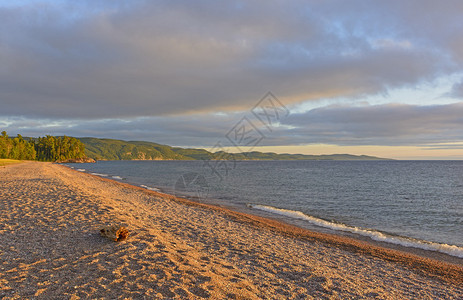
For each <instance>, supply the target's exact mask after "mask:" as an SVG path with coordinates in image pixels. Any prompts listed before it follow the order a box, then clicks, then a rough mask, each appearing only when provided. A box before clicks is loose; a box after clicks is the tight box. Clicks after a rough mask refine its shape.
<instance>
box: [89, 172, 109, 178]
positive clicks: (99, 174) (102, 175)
mask: <svg viewBox="0 0 463 300" xmlns="http://www.w3.org/2000/svg"><path fill="white" fill-rule="evenodd" d="M90 174H92V175H96V176H101V177H108V176H109V175H108V174H101V173H90Z"/></svg>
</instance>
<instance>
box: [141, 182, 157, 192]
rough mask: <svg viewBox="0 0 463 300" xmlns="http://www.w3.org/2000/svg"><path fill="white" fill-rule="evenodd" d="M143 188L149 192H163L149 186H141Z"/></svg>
mask: <svg viewBox="0 0 463 300" xmlns="http://www.w3.org/2000/svg"><path fill="white" fill-rule="evenodd" d="M140 186H141V187H142V188H145V189H147V190H150V191H155V192H160V191H161V190H160V189H158V188H154V187H149V186H146V185H144V184H142V185H140Z"/></svg>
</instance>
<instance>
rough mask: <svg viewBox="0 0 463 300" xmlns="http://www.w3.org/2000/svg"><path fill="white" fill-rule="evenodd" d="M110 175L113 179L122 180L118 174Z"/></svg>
mask: <svg viewBox="0 0 463 300" xmlns="http://www.w3.org/2000/svg"><path fill="white" fill-rule="evenodd" d="M111 177H112V178H114V179H119V180H122V177H120V176H111Z"/></svg>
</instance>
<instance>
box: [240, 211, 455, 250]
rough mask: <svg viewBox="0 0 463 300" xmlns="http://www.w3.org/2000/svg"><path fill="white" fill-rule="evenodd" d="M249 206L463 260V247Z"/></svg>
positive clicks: (293, 212)
mask: <svg viewBox="0 0 463 300" xmlns="http://www.w3.org/2000/svg"><path fill="white" fill-rule="evenodd" d="M248 206H249V207H250V208H253V209H258V210H262V211H266V212H270V213H274V214H278V215H283V216H286V217H290V218H294V219H300V220H304V221H307V222H310V223H311V224H314V225H317V226H320V227H325V228H329V229H332V230H338V231H345V232H351V233H355V234H359V235H362V236H367V237H369V238H371V239H372V240H375V241H381V242H386V243H391V244H396V245H401V246H405V247H413V248H418V249H423V250H429V251H437V252H441V253H445V254H448V255H452V256H456V257H460V258H463V247H458V246H455V245H448V244H439V243H434V242H428V241H421V240H417V239H411V238H406V237H399V236H392V235H388V234H385V233H382V232H379V231H376V230H371V229H364V228H359V227H355V226H349V225H345V224H340V223H334V222H330V221H326V220H323V219H320V218H316V217H313V216H309V215H306V214H304V213H303V212H301V211H294V210H289V209H282V208H276V207H272V206H267V205H255V204H248Z"/></svg>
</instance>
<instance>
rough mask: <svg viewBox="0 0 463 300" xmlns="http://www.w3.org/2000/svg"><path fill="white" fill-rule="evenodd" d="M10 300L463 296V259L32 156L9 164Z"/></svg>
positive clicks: (2, 241)
mask: <svg viewBox="0 0 463 300" xmlns="http://www.w3.org/2000/svg"><path fill="white" fill-rule="evenodd" d="M110 224H123V225H125V226H126V227H127V228H128V229H129V230H130V232H131V236H130V237H129V238H128V239H127V240H125V241H122V242H113V241H110V240H109V239H106V238H104V237H102V236H101V235H100V233H99V229H100V228H101V227H102V226H104V225H110ZM0 298H2V299H87V298H104V299H117V298H121V299H124V298H128V299H463V267H462V265H461V264H452V263H448V262H443V261H438V260H433V259H429V258H424V257H419V256H414V255H413V254H409V253H402V252H399V251H395V250H390V249H389V250H388V249H383V248H380V247H377V246H374V245H370V244H368V243H365V242H362V241H356V240H353V239H349V238H343V237H337V236H331V235H327V234H318V233H313V232H309V231H307V230H303V229H299V228H296V227H293V226H290V225H286V224H282V223H279V222H277V221H274V220H269V219H264V218H260V217H255V216H250V215H246V214H243V213H239V212H233V211H230V210H227V209H224V208H220V207H214V206H209V205H203V204H197V203H194V202H191V201H188V200H184V199H176V198H174V197H172V196H167V195H163V194H159V193H156V192H154V191H148V190H145V189H142V188H137V187H132V186H130V185H128V184H124V183H119V182H115V181H112V180H108V179H103V178H99V177H96V176H92V175H88V174H84V173H80V172H77V171H74V170H71V169H69V168H67V167H64V166H61V165H57V164H52V163H39V162H26V163H22V164H17V165H10V166H6V167H0Z"/></svg>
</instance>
